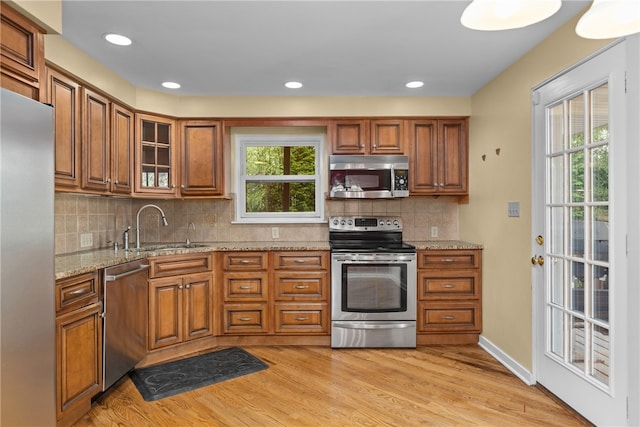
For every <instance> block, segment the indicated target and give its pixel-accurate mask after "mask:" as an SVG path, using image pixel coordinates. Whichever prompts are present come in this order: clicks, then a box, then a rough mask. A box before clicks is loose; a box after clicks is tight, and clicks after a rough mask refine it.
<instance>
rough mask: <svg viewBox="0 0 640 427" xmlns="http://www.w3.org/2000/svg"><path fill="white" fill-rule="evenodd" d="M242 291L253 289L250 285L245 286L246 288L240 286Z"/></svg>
mask: <svg viewBox="0 0 640 427" xmlns="http://www.w3.org/2000/svg"><path fill="white" fill-rule="evenodd" d="M238 287H239V288H240V289H251V288H252V286H250V285H244V286H238Z"/></svg>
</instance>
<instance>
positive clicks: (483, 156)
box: [482, 154, 487, 162]
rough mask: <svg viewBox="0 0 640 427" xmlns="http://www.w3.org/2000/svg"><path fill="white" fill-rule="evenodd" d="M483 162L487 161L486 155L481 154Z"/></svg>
mask: <svg viewBox="0 0 640 427" xmlns="http://www.w3.org/2000/svg"><path fill="white" fill-rule="evenodd" d="M485 160H487V155H486V154H483V155H482V161H483V162H484V161H485Z"/></svg>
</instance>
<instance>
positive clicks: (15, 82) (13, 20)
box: [0, 2, 45, 101]
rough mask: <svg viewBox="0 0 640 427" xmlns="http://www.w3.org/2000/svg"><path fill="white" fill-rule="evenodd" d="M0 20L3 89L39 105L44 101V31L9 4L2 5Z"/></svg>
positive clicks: (0, 73)
mask: <svg viewBox="0 0 640 427" xmlns="http://www.w3.org/2000/svg"><path fill="white" fill-rule="evenodd" d="M0 18H1V20H2V25H0V55H1V56H2V60H0V86H2V87H3V88H5V89H8V90H11V91H13V92H17V93H19V94H21V95H24V96H26V97H29V98H31V99H35V100H36V101H40V100H43V99H44V98H45V95H44V93H43V92H44V90H43V89H44V86H45V83H44V79H45V76H44V74H45V71H44V37H43V35H44V30H43V29H42V28H40V27H38V26H37V25H35V24H34V23H33V22H31V21H30V20H29V19H27V18H25V17H24V16H22V15H21V14H20V13H18V12H16V11H15V10H14V9H12V8H11V7H10V6H8V5H7V3H6V2H2V6H1V9H0Z"/></svg>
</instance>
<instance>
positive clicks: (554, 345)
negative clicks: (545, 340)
mask: <svg viewBox="0 0 640 427" xmlns="http://www.w3.org/2000/svg"><path fill="white" fill-rule="evenodd" d="M551 330H552V331H553V333H552V334H551V337H552V338H551V339H552V341H551V343H550V344H551V349H550V350H551V352H552V353H554V354H557V355H558V356H560V357H563V358H564V346H563V345H562V343H563V341H564V313H563V312H562V310H558V309H556V308H552V309H551Z"/></svg>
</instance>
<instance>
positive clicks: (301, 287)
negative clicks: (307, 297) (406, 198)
mask: <svg viewBox="0 0 640 427" xmlns="http://www.w3.org/2000/svg"><path fill="white" fill-rule="evenodd" d="M293 289H309V285H295V286H294V287H293Z"/></svg>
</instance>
